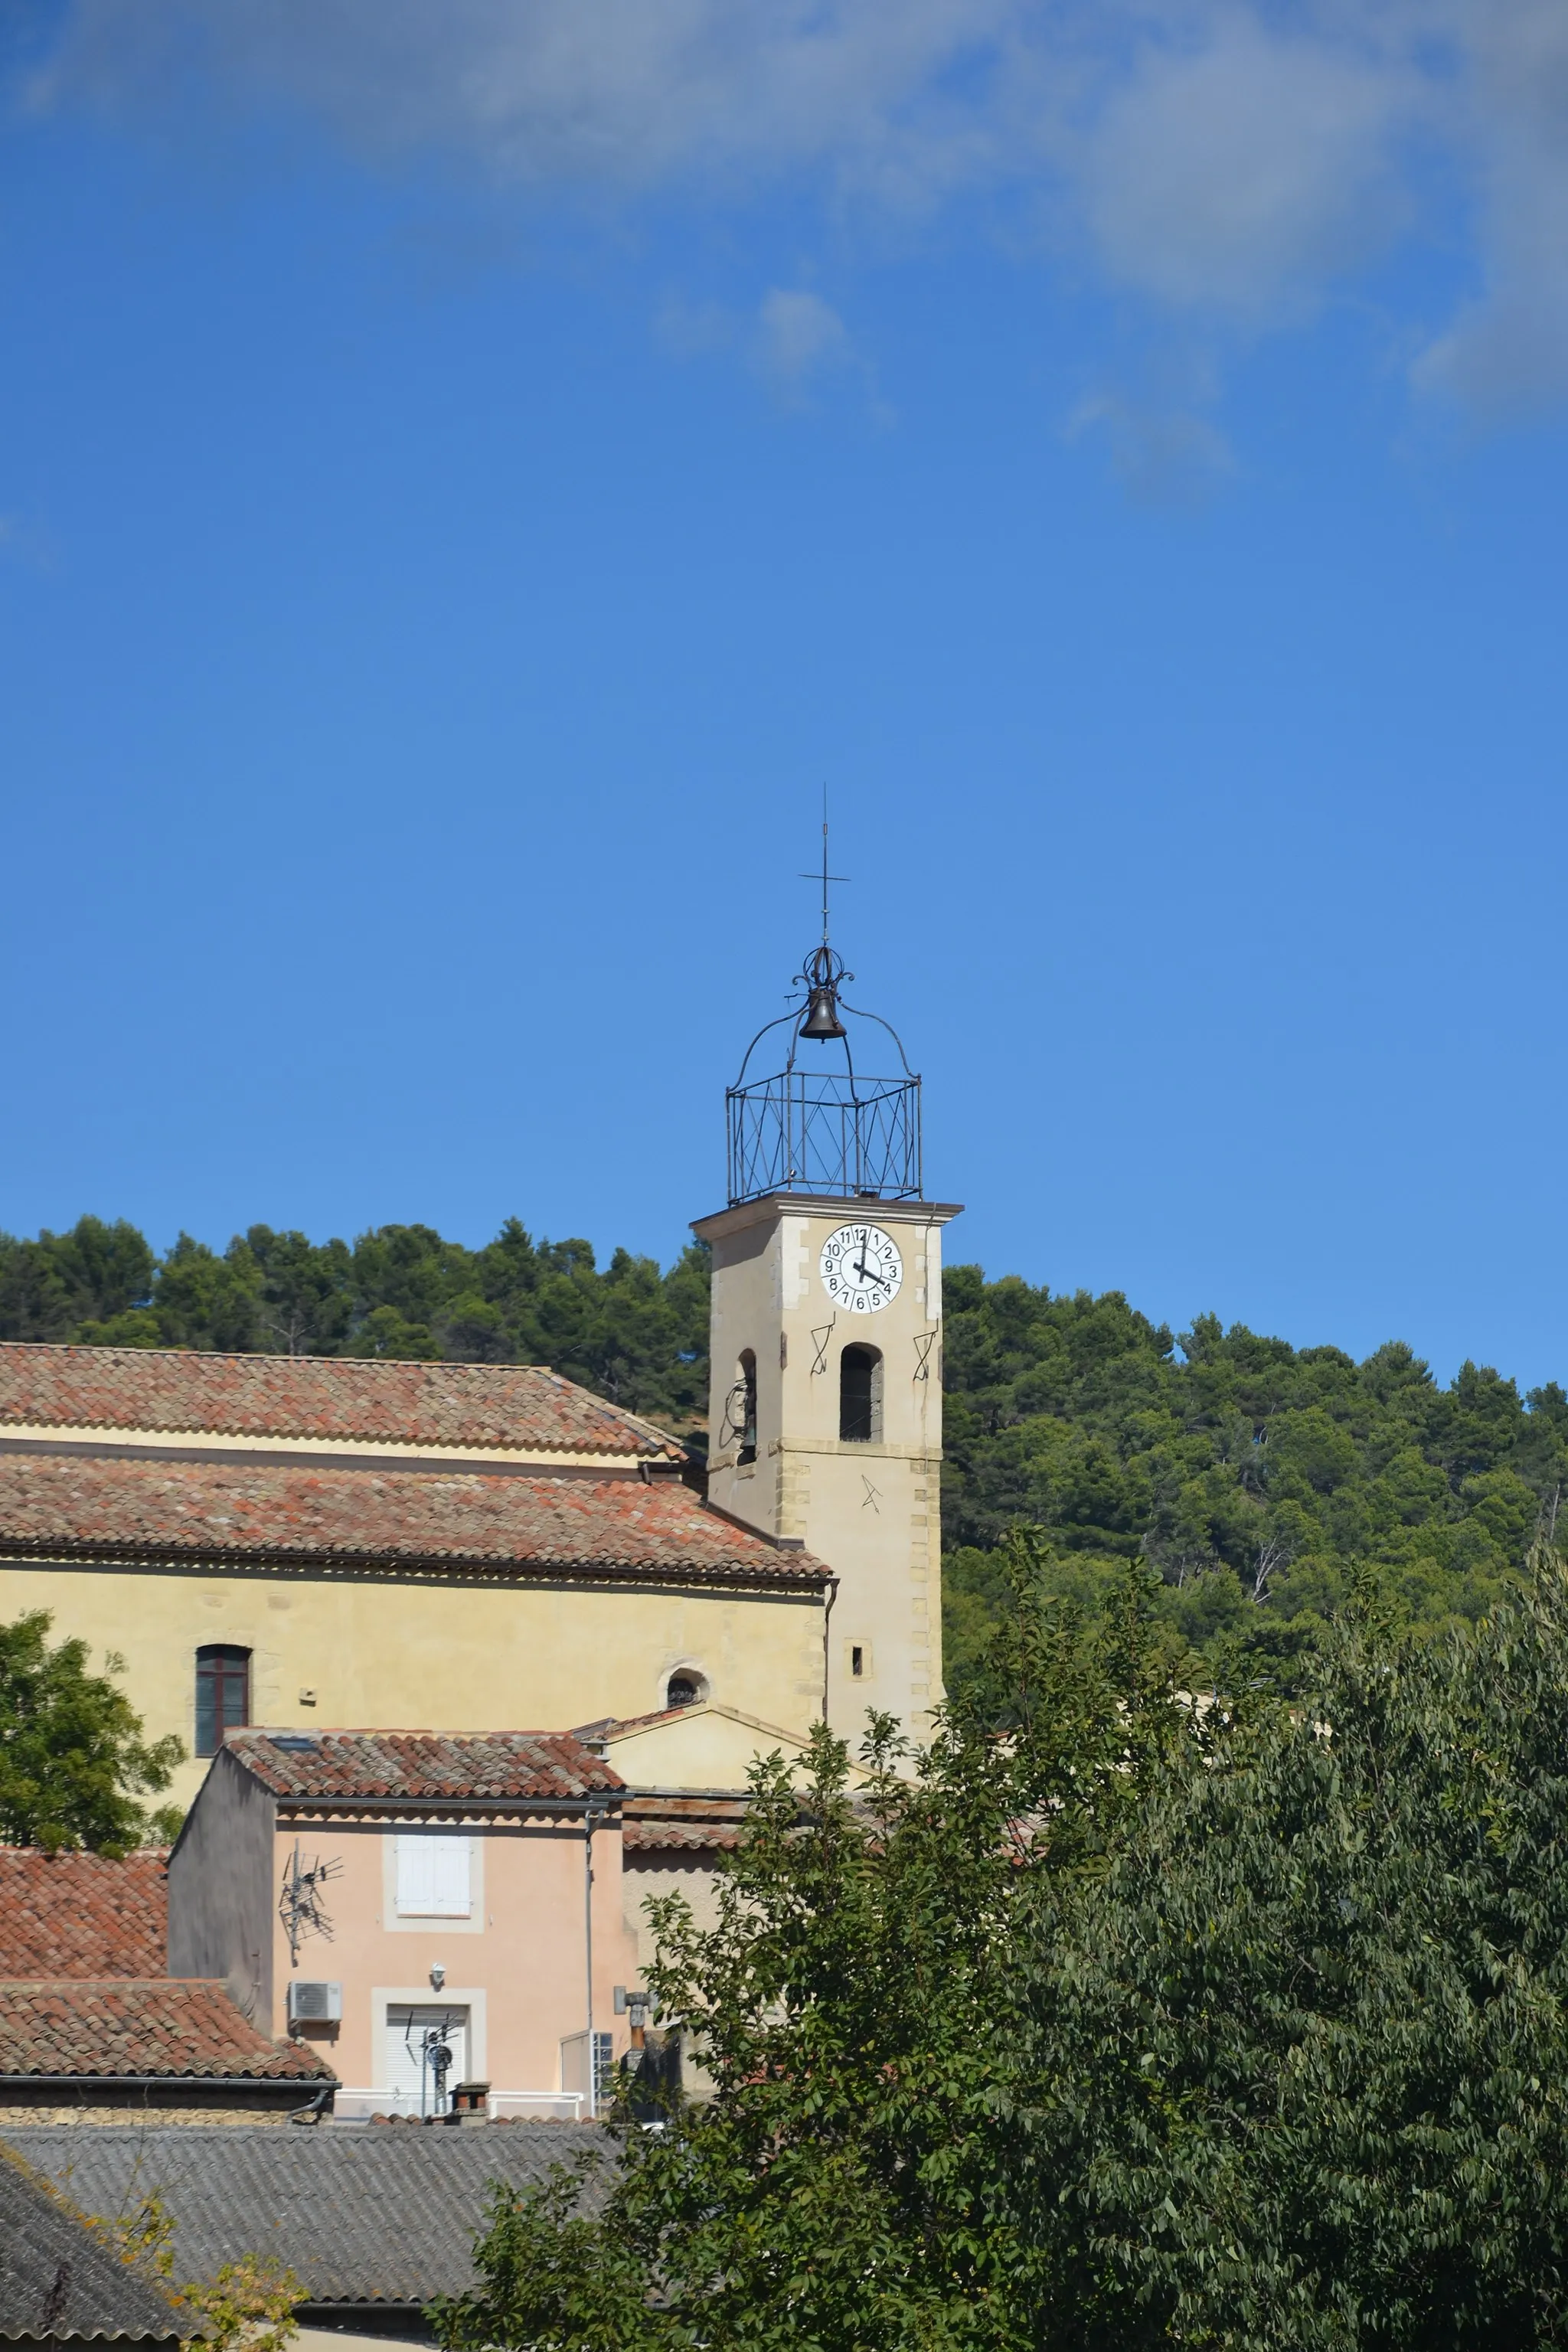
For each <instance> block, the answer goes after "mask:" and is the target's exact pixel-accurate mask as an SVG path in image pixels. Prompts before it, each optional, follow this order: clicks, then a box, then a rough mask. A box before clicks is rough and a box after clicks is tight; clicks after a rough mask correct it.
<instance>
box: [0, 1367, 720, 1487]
mask: <svg viewBox="0 0 1568 2352" xmlns="http://www.w3.org/2000/svg"><path fill="white" fill-rule="evenodd" d="M7 1423H10V1424H13V1425H15V1424H17V1423H33V1424H35V1425H37V1424H40V1423H41V1424H43V1425H45V1426H47V1427H51V1428H61V1427H68V1428H74V1429H81V1430H84V1431H85V1430H111V1429H112V1430H124V1429H138V1430H165V1431H176V1430H202V1431H205V1432H207V1433H211V1434H213V1435H216V1436H229V1437H273V1438H279V1437H312V1438H332V1437H336V1438H342V1439H343V1440H345V1441H353V1442H354V1443H356V1444H363V1443H367V1442H368V1443H380V1444H392V1445H465V1446H467V1445H471V1446H474V1447H476V1448H483V1447H486V1446H512V1447H521V1448H522V1449H523V1450H524V1451H533V1450H536V1449H537V1450H538V1451H540V1452H547V1453H561V1454H612V1455H616V1456H618V1457H620V1458H621V1459H623V1460H637V1459H639V1458H640V1459H643V1460H647V1461H655V1460H663V1461H671V1462H678V1461H680V1460H683V1459H684V1455H683V1453H682V1449H681V1448H680V1447H679V1445H677V1444H676V1442H675V1440H674V1439H673V1438H672V1437H668V1436H666V1435H665V1433H663V1431H662V1430H658V1429H655V1428H654V1426H653V1424H652V1423H650V1422H646V1421H642V1420H640V1419H639V1418H638V1417H637V1414H636V1413H630V1412H622V1411H621V1409H620V1407H619V1406H618V1405H613V1404H607V1403H606V1402H605V1400H604V1399H603V1398H602V1397H596V1396H593V1395H591V1394H590V1393H589V1391H587V1390H586V1389H581V1388H578V1387H577V1386H576V1385H575V1383H574V1381H565V1380H563V1379H562V1377H561V1375H560V1374H559V1372H552V1371H550V1370H548V1369H546V1368H543V1367H541V1366H539V1365H536V1364H403V1363H389V1362H387V1361H385V1360H380V1359H377V1360H360V1359H357V1358H349V1357H341V1356H212V1355H204V1354H200V1353H198V1352H196V1351H195V1350H192V1349H177V1348H54V1347H44V1346H39V1345H37V1344H34V1343H32V1342H23V1341H21V1340H7V1341H4V1342H0V1431H3V1430H4V1429H5V1426H6V1424H7Z"/></svg>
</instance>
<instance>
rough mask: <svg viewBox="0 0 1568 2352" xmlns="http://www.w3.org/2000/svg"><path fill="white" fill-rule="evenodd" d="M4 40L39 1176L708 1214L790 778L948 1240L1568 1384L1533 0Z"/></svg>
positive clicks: (782, 861)
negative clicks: (890, 1027)
mask: <svg viewBox="0 0 1568 2352" xmlns="http://www.w3.org/2000/svg"><path fill="white" fill-rule="evenodd" d="M0 57H3V62H4V66H5V119H4V126H3V127H4V142H3V148H0V331H3V332H4V337H5V347H6V352H7V357H6V362H5V371H4V378H3V382H0V419H3V424H4V430H3V433H0V746H3V750H4V758H3V776H4V784H3V790H4V816H5V845H6V848H7V852H8V856H7V859H6V865H7V868H8V874H7V885H8V887H6V889H5V921H4V923H3V924H0V992H3V1001H4V1003H5V1006H6V1009H7V1015H8V1018H7V1023H6V1034H7V1038H8V1041H9V1051H8V1053H7V1055H6V1056H5V1097H4V1100H5V1134H6V1148H5V1152H4V1156H3V1160H0V1224H4V1225H5V1227H6V1228H8V1229H9V1230H11V1231H13V1232H33V1231H36V1230H37V1228H38V1227H39V1226H40V1225H46V1224H47V1225H50V1226H56V1227H58V1226H60V1225H62V1224H66V1223H69V1222H71V1221H72V1220H73V1219H74V1218H75V1217H76V1216H78V1215H79V1213H81V1212H82V1211H84V1210H89V1209H90V1210H93V1211H96V1212H97V1213H100V1214H101V1215H105V1216H114V1215H121V1214H123V1215H126V1216H129V1217H132V1218H133V1219H135V1220H136V1221H138V1222H139V1223H142V1225H144V1226H145V1227H146V1229H147V1230H148V1231H149V1232H150V1234H153V1237H154V1238H155V1239H156V1240H157V1241H158V1242H159V1243H160V1244H163V1243H166V1242H167V1241H169V1240H171V1239H172V1238H173V1236H174V1234H175V1233H176V1231H178V1230H179V1229H180V1228H181V1227H184V1228H185V1229H187V1230H189V1231H190V1232H192V1233H195V1234H198V1235H200V1236H202V1237H203V1238H205V1239H208V1240H211V1241H213V1242H215V1243H216V1244H222V1243H223V1242H224V1241H226V1238H227V1236H228V1235H229V1234H230V1233H232V1232H234V1231H235V1230H237V1229H238V1228H242V1227H243V1226H245V1225H246V1224H247V1223H251V1222H253V1221H256V1220H264V1221H266V1222H268V1223H272V1224H275V1225H298V1226H300V1227H302V1228H304V1229H305V1230H306V1231H307V1232H310V1233H311V1234H316V1235H318V1236H325V1235H326V1234H329V1233H334V1232H337V1233H344V1234H352V1233H353V1232H356V1231H359V1230H361V1229H363V1228H364V1227H365V1226H367V1225H370V1224H374V1223H383V1222H386V1221H390V1220H409V1219H419V1220H423V1221H426V1222H427V1223H432V1224H435V1225H437V1226H438V1227H439V1228H440V1229H441V1230H442V1231H444V1232H446V1233H447V1234H452V1235H454V1236H456V1237H458V1238H461V1239H465V1240H468V1241H472V1242H478V1241H481V1240H483V1239H484V1238H486V1237H487V1236H488V1235H489V1234H490V1233H491V1232H493V1231H494V1230H495V1228H496V1227H497V1226H498V1225H499V1223H500V1220H501V1219H502V1218H503V1217H504V1216H506V1215H508V1214H511V1213H516V1214H518V1215H521V1217H522V1219H523V1220H524V1222H525V1223H527V1224H528V1225H529V1226H530V1227H531V1229H532V1230H534V1231H535V1232H542V1233H547V1234H552V1235H562V1234H567V1233H585V1234H588V1235H589V1236H590V1237H591V1238H592V1239H593V1240H594V1241H595V1244H596V1245H599V1246H601V1247H608V1246H609V1245H611V1244H614V1243H616V1242H617V1241H624V1242H626V1243H627V1244H630V1245H632V1246H634V1247H637V1248H639V1249H645V1250H648V1251H651V1252H654V1253H656V1254H657V1255H659V1256H660V1257H661V1258H666V1259H668V1257H669V1256H670V1255H672V1254H673V1253H674V1252H675V1251H676V1250H677V1249H678V1248H679V1245H680V1244H681V1241H682V1239H683V1237H684V1227H685V1223H686V1220H687V1219H688V1218H689V1217H690V1216H693V1215H697V1214H700V1213H703V1212H705V1211H707V1210H709V1209H710V1208H712V1207H713V1206H715V1205H717V1204H718V1202H719V1198H720V1194H721V1188H722V1171H723V1163H722V1096H723V1087H724V1085H725V1082H726V1080H727V1079H728V1078H729V1077H730V1076H731V1075H732V1072H733V1068H734V1066H735V1064H736V1063H737V1062H738V1060H739V1057H740V1055H741V1052H742V1048H743V1046H744V1045H745V1042H746V1040H747V1038H748V1037H749V1035H750V1034H751V1032H752V1029H753V1028H754V1027H756V1026H757V1025H758V1024H760V1023H761V1022H762V1021H763V1020H764V1019H766V1018H767V1017H769V1016H770V1014H772V1013H773V1012H775V1011H777V1010H779V1009H780V1008H781V1005H782V1001H783V996H784V990H785V988H786V986H787V984H788V982H789V979H790V975H791V974H792V973H793V972H794V971H796V970H797V969H798V966H799V962H800V959H801V956H802V954H803V953H804V951H805V950H806V949H807V948H808V947H809V945H810V944H811V940H812V935H813V925H814V912H813V894H812V891H811V888H810V886H809V885H808V884H807V883H805V882H803V881H801V880H799V879H798V878H797V877H798V874H799V870H800V869H801V868H802V867H803V866H809V865H810V863H811V861H812V858H813V856H814V854H815V849H816V824H817V817H818V803H819V796H820V793H821V791H822V788H823V785H824V784H825V783H826V785H827V786H828V788H829V790H830V793H831V795H832V803H833V808H834V813H835V862H836V864H837V866H838V868H839V870H840V871H842V872H843V873H845V874H847V875H848V876H850V877H853V879H852V880H851V881H850V882H849V883H848V884H847V886H846V887H845V888H844V889H843V890H842V891H841V893H840V894H839V902H840V908H841V913H840V918H839V922H838V927H837V928H838V937H839V941H840V944H841V945H842V947H843V949H844V950H845V952H846V954H847V957H848V960H849V962H850V964H851V967H852V968H853V969H854V971H856V972H857V973H858V979H859V985H858V995H859V996H860V997H862V998H863V999H864V1000H865V1001H866V1002H867V1003H871V1004H873V1005H875V1006H876V1007H877V1008H878V1009H879V1010H880V1011H882V1012H884V1013H887V1014H888V1015H889V1017H890V1018H892V1019H893V1020H894V1021H896V1022H897V1023H898V1024H899V1025H900V1029H901V1030H902V1032H903V1033H904V1035H905V1038H906V1042H907V1044H908V1045H909V1048H910V1058H911V1060H912V1061H913V1063H914V1064H915V1066H917V1067H919V1068H920V1069H921V1071H922V1072H923V1075H924V1077H925V1081H926V1095H927V1167H928V1173H929V1176H930V1179H931V1189H932V1190H933V1191H936V1192H940V1193H942V1195H944V1196H945V1197H948V1198H952V1199H957V1200H962V1201H963V1202H966V1203H967V1204H968V1205H967V1209H966V1213H965V1216H964V1218H963V1222H962V1223H961V1224H960V1225H959V1226H958V1227H957V1228H956V1230H955V1232H954V1233H953V1234H952V1244H953V1246H954V1248H955V1250H956V1252H957V1253H958V1254H959V1255H965V1256H971V1257H974V1258H978V1259H980V1260H981V1261H982V1262H983V1263H984V1265H986V1266H987V1268H988V1269H989V1270H991V1271H992V1272H994V1273H1000V1272H1003V1271H1006V1270H1016V1271H1017V1272H1020V1273H1023V1274H1026V1275H1027V1276H1029V1277H1030V1278H1031V1279H1034V1280H1037V1281H1046V1282H1048V1283H1049V1284H1051V1285H1052V1286H1053V1287H1060V1288H1071V1287H1074V1286H1079V1285H1088V1286H1092V1287H1094V1288H1097V1289H1098V1288H1106V1287H1120V1288H1122V1289H1125V1290H1126V1291H1127V1293H1128V1294H1129V1296H1130V1297H1131V1298H1132V1299H1133V1300H1134V1301H1135V1302H1136V1303H1137V1304H1139V1305H1140V1306H1142V1307H1144V1308H1146V1309H1147V1310H1148V1311H1149V1312H1150V1313H1152V1314H1153V1315H1155V1316H1158V1317H1163V1318H1167V1319H1169V1320H1170V1321H1171V1322H1172V1323H1173V1325H1174V1326H1176V1327H1177V1328H1180V1327H1181V1326H1182V1325H1183V1324H1184V1323H1185V1322H1187V1321H1188V1320H1189V1319H1190V1318H1191V1317H1192V1316H1194V1314H1196V1313H1199V1312H1202V1311H1205V1310H1210V1309H1212V1310H1213V1311H1215V1312H1217V1313H1218V1314H1220V1315H1221V1316H1222V1317H1223V1318H1225V1319H1226V1320H1227V1321H1229V1320H1232V1319H1241V1320H1245V1321H1247V1322H1248V1323H1250V1324H1252V1325H1253V1326H1254V1327H1255V1328H1262V1329H1266V1330H1271V1331H1279V1332H1281V1333H1283V1334H1284V1335H1285V1336H1287V1337H1289V1338H1290V1339H1294V1340H1297V1341H1299V1342H1300V1343H1303V1344H1305V1343H1310V1342H1315V1341H1321V1340H1332V1341H1334V1342H1336V1343H1338V1344H1340V1345H1342V1346H1344V1347H1347V1348H1350V1349H1353V1350H1355V1351H1357V1352H1364V1351H1365V1350H1367V1349H1371V1348H1373V1346H1375V1345H1376V1344H1377V1343H1378V1342H1379V1341H1380V1340H1382V1339H1384V1338H1386V1337H1389V1336H1393V1335H1397V1336H1401V1337H1404V1338H1406V1339H1409V1340H1410V1341H1411V1342H1412V1344H1413V1345H1415V1347H1416V1348H1417V1349H1419V1350H1420V1351H1421V1352H1422V1353H1423V1354H1425V1355H1426V1356H1427V1357H1428V1358H1429V1359H1430V1360H1432V1362H1433V1363H1434V1365H1435V1366H1436V1368H1437V1369H1438V1370H1441V1371H1442V1372H1443V1373H1444V1374H1445V1375H1447V1373H1449V1372H1451V1371H1452V1370H1453V1369H1454V1368H1455V1367H1456V1366H1457V1365H1458V1362H1459V1361H1460V1360H1462V1359H1463V1358H1464V1357H1465V1356H1467V1355H1471V1356H1474V1357H1476V1358H1478V1359H1479V1360H1486V1361H1491V1362H1496V1363H1497V1364H1499V1365H1500V1367H1501V1368H1502V1369H1504V1370H1508V1371H1510V1372H1513V1373H1515V1374H1516V1375H1518V1376H1519V1377H1520V1378H1521V1381H1524V1382H1525V1383H1526V1384H1532V1383H1534V1382H1537V1381H1543V1380H1547V1379H1551V1378H1553V1377H1561V1378H1564V1379H1568V1243H1565V1240H1564V1232H1563V1213H1562V1209H1561V1200H1562V1194H1563V1179H1562V1176H1561V1174H1560V1171H1561V1168H1562V1166H1563V1160H1564V1157H1565V1152H1564V1144H1565V1137H1564V1125H1565V1119H1564V1109H1563V1096H1564V1087H1563V1075H1564V1074H1563V1059H1564V1054H1563V1036H1564V1022H1563V1003H1564V994H1565V992H1568V974H1565V971H1564V955H1563V946H1562V920H1561V908H1562V903H1563V887H1562V877H1563V866H1564V858H1565V856H1568V822H1565V818H1564V810H1563V758H1564V754H1563V740H1564V711H1563V705H1564V686H1563V677H1564V656H1563V620H1564V613H1563V604H1564V588H1563V554H1562V550H1563V544H1564V538H1565V533H1564V524H1565V520H1568V516H1565V512H1564V509H1565V505H1568V439H1565V436H1564V431H1563V425H1564V413H1565V403H1568V234H1565V231H1568V20H1564V18H1563V15H1562V12H1561V10H1560V9H1554V8H1550V7H1547V6H1546V5H1538V0H1519V5H1516V6H1514V7H1512V8H1510V10H1507V11H1500V10H1496V9H1493V10H1486V9H1484V8H1481V7H1479V6H1476V7H1470V6H1468V5H1464V0H1409V5H1403V0H1388V5H1370V6H1363V7H1361V8H1358V9H1357V10H1355V11H1350V12H1347V11H1345V10H1343V9H1342V8H1341V7H1339V6H1338V5H1330V0H1324V4H1323V5H1321V6H1310V5H1304V6H1301V7H1297V8H1293V9H1291V10H1290V11H1289V12H1284V11H1279V12H1276V11H1271V10H1268V9H1264V8H1259V7H1248V6H1247V5H1214V6H1207V5H1201V0H1194V4H1193V5H1182V6H1177V5H1165V0H1146V4H1145V5H1137V6H1131V5H1129V6H1127V7H1125V8H1122V7H1121V6H1120V5H1115V0H1107V5H1101V6H1098V7H1096V8H1093V9H1087V8H1086V9H1084V10H1082V11H1081V12H1080V11H1077V10H1075V9H1074V8H1073V7H1071V6H1058V7H1055V8H1049V9H1047V8H1044V7H1040V6H1038V5H1030V0H910V5H909V6H908V7H907V8H904V9H900V10H898V11H890V10H889V9H888V8H887V7H886V6H885V5H882V0H820V4H819V5H810V6H807V5H805V0H757V5H755V6H754V7H752V8H751V9H748V10H744V11H741V12H736V11H733V10H732V9H726V8H723V7H721V5H719V0H660V5H658V6H656V7H654V8H652V9H649V8H648V7H647V5H646V4H645V0H636V5H634V0H605V5H602V6H600V7H597V8H595V9H593V10H588V9H584V7H583V6H582V5H580V0H447V5H445V6H443V7H442V8H440V9H432V8H428V7H426V6H423V5H416V0H312V5H309V6H307V5H303V0H226V5H223V6H221V7H220V6H219V5H217V0H210V5H209V0H163V5H161V6H160V7H159V8H158V9H157V10H155V11H149V10H147V9H146V8H145V6H144V5H135V0H81V4H80V5H67V6H58V7H55V8H53V9H47V10H46V9H40V10H39V11H37V12H36V13H35V14H33V15H32V16H28V17H27V19H26V26H25V32H24V35H23V36H20V37H18V36H16V35H15V34H14V35H13V37H12V38H11V41H10V44H9V47H5V49H4V50H3V52H0Z"/></svg>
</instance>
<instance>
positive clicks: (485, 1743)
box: [224, 1730, 625, 1801]
mask: <svg viewBox="0 0 1568 2352" xmlns="http://www.w3.org/2000/svg"><path fill="white" fill-rule="evenodd" d="M224 1745H225V1747H226V1749H227V1751H228V1753H229V1754H230V1755H231V1756H233V1757H235V1758H237V1759H238V1761H239V1762H240V1763H241V1764H243V1765H244V1766H245V1769H246V1770H247V1772H251V1773H254V1774H255V1776H256V1778H257V1779H258V1780H259V1781H260V1782H261V1783H262V1785H263V1787H264V1788H268V1789H270V1790H272V1792H273V1794H274V1795H275V1796H279V1797H295V1798H313V1797H334V1798H342V1799H345V1800H349V1801H352V1800H353V1799H354V1798H365V1797H375V1798H385V1797H406V1798H408V1799H410V1800H411V1801H439V1800H440V1799H441V1798H443V1797H474V1798H484V1797H495V1798H502V1799H505V1798H527V1797H552V1798H573V1797H582V1796H584V1795H587V1794H588V1793H589V1792H591V1791H595V1790H598V1791H603V1792H605V1793H614V1792H615V1791H616V1790H620V1789H621V1788H622V1787H624V1785H625V1784H624V1782H623V1781H622V1780H621V1779H620V1777H619V1775H618V1774H617V1773H616V1772H613V1771H612V1770H611V1769H610V1767H609V1766H608V1765H607V1764H605V1763H603V1762H602V1761H601V1760H600V1759H599V1758H598V1757H597V1756H593V1755H590V1753H589V1751H588V1750H587V1748H584V1746H583V1745H582V1744H581V1742H580V1741H578V1740H575V1739H574V1738H572V1736H571V1734H570V1733H569V1732H564V1731H485V1732H472V1733H464V1732H452V1731H310V1732H305V1731H281V1732H279V1731H260V1730H248V1731H230V1732H228V1733H226V1735H225V1740H224Z"/></svg>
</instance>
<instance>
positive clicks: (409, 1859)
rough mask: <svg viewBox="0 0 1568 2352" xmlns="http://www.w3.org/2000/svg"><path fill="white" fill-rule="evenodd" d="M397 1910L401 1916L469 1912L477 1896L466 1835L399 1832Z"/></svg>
mask: <svg viewBox="0 0 1568 2352" xmlns="http://www.w3.org/2000/svg"><path fill="white" fill-rule="evenodd" d="M397 1910H398V1916H399V1917H400V1918H411V1917H412V1918H420V1919H467V1918H468V1916H469V1915H470V1913H471V1912H472V1910H473V1900H472V1897H471V1895H470V1894H469V1890H468V1839H467V1838H466V1837H432V1836H428V1835H425V1834H422V1833H420V1832H414V1833H412V1834H403V1835H400V1836H399V1838H398V1841H397Z"/></svg>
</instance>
